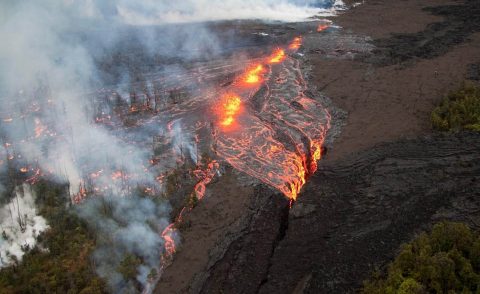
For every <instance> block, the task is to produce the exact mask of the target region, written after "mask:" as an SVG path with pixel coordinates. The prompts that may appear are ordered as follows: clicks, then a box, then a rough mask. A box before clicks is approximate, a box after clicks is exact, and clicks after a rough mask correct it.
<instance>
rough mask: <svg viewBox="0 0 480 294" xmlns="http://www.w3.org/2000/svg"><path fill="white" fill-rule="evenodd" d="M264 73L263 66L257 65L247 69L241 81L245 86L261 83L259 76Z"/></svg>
mask: <svg viewBox="0 0 480 294" xmlns="http://www.w3.org/2000/svg"><path fill="white" fill-rule="evenodd" d="M264 72H265V68H264V67H263V65H261V64H258V65H254V66H251V67H250V68H249V69H247V72H246V73H245V76H244V78H243V81H244V82H245V83H247V84H256V83H259V82H260V81H261V75H262V74H263V73H264Z"/></svg>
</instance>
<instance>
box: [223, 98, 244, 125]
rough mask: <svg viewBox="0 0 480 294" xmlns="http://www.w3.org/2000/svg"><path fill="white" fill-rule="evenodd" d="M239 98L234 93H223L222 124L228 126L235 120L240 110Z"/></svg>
mask: <svg viewBox="0 0 480 294" xmlns="http://www.w3.org/2000/svg"><path fill="white" fill-rule="evenodd" d="M241 103H242V101H241V99H240V97H239V96H238V95H236V94H225V95H224V96H223V98H222V102H221V122H220V124H221V125H222V126H225V127H228V126H231V125H232V124H233V122H234V121H235V116H236V115H237V114H238V113H239V112H240V106H241Z"/></svg>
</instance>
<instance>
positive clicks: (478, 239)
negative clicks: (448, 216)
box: [362, 222, 480, 294]
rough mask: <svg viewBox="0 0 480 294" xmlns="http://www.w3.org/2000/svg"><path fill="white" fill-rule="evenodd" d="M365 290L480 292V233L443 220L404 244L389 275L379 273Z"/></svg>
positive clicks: (373, 292) (376, 293)
mask: <svg viewBox="0 0 480 294" xmlns="http://www.w3.org/2000/svg"><path fill="white" fill-rule="evenodd" d="M362 293H368V294H380V293H381V294H389V293H392V294H393V293H398V294H402V293H405V294H407V293H412V294H415V293H419V294H420V293H480V235H479V234H477V233H475V232H472V231H471V230H470V229H469V228H468V227H467V226H466V225H464V224H461V223H448V222H443V223H439V224H437V225H435V226H434V227H433V230H432V232H431V233H430V234H426V233H422V234H420V235H419V236H418V237H417V238H416V239H415V240H414V241H413V242H411V243H409V244H405V245H403V246H402V247H401V250H400V253H399V255H398V256H397V257H396V258H395V260H394V261H393V262H392V263H391V264H390V265H389V267H388V272H387V273H386V275H385V274H382V273H379V272H377V273H375V274H374V275H373V277H372V278H371V279H370V280H369V281H367V282H365V283H364V288H363V290H362Z"/></svg>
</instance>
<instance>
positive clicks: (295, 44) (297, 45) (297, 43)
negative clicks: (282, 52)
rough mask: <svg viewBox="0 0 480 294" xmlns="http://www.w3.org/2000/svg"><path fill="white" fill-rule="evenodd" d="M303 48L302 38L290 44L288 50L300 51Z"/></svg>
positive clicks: (297, 38)
mask: <svg viewBox="0 0 480 294" xmlns="http://www.w3.org/2000/svg"><path fill="white" fill-rule="evenodd" d="M300 46H302V37H296V38H295V39H293V41H292V43H290V46H288V48H289V49H290V50H298V49H299V48H300Z"/></svg>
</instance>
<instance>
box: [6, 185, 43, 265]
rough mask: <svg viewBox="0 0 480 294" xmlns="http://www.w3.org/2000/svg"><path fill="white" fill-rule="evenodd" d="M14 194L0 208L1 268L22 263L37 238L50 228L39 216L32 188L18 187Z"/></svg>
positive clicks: (26, 186)
mask: <svg viewBox="0 0 480 294" xmlns="http://www.w3.org/2000/svg"><path fill="white" fill-rule="evenodd" d="M14 194H15V195H14V196H13V197H12V199H11V200H10V202H8V203H7V204H5V205H4V206H3V207H0V231H1V232H0V233H1V236H0V268H2V267H5V266H8V265H10V264H12V263H14V262H16V261H21V260H22V257H23V255H24V254H25V252H26V251H27V250H28V249H31V248H33V247H34V246H35V243H36V237H37V236H38V235H39V234H40V233H41V232H43V231H45V230H46V229H47V228H48V225H47V221H46V220H45V219H44V218H43V217H42V216H40V215H38V214H37V211H36V209H35V195H34V193H33V191H32V190H31V189H30V186H29V185H26V184H24V185H23V186H19V187H16V188H15V191H14Z"/></svg>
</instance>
